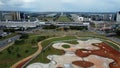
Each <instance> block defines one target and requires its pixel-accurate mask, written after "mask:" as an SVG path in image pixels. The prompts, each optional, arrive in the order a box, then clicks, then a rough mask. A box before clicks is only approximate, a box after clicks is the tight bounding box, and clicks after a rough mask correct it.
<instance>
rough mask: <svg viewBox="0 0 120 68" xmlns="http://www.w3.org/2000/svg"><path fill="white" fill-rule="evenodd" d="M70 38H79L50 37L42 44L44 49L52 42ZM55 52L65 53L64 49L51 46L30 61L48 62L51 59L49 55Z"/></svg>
mask: <svg viewBox="0 0 120 68" xmlns="http://www.w3.org/2000/svg"><path fill="white" fill-rule="evenodd" d="M70 39H77V38H76V37H75V36H65V37H59V38H53V39H48V40H45V41H43V42H42V43H41V44H42V47H43V49H44V48H45V47H46V46H48V45H49V44H50V43H51V42H55V41H61V40H70ZM74 44H75V43H74ZM53 54H54V55H62V54H64V51H62V50H58V49H55V48H53V47H51V46H50V47H48V48H47V49H46V50H45V51H43V52H42V53H41V54H40V55H38V57H36V58H35V59H34V60H32V61H31V62H30V63H34V62H41V63H48V62H50V60H48V59H47V58H46V57H47V56H48V55H53Z"/></svg>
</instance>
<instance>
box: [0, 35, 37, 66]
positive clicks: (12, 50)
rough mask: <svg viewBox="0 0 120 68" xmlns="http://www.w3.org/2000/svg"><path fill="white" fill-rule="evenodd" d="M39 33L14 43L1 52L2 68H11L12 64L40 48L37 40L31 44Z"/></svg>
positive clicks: (0, 63) (0, 64)
mask: <svg viewBox="0 0 120 68" xmlns="http://www.w3.org/2000/svg"><path fill="white" fill-rule="evenodd" d="M38 37H39V36H38V35H30V36H29V38H28V39H25V40H24V41H23V40H22V41H21V42H20V44H14V45H12V46H10V47H9V48H7V49H6V50H4V51H2V52H0V68H9V67H10V66H11V65H12V64H14V63H16V62H18V61H19V60H21V59H23V58H25V57H27V56H29V55H31V54H33V53H34V52H36V50H37V49H38V48H37V47H36V46H37V42H34V45H33V44H31V41H33V39H34V40H35V39H37V38H38Z"/></svg>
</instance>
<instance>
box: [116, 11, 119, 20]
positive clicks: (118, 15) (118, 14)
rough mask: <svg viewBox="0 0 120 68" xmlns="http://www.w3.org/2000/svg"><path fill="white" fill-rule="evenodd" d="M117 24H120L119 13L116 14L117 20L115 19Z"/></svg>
mask: <svg viewBox="0 0 120 68" xmlns="http://www.w3.org/2000/svg"><path fill="white" fill-rule="evenodd" d="M116 21H117V22H120V11H119V12H118V13H117V19H116Z"/></svg>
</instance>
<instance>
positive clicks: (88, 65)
mask: <svg viewBox="0 0 120 68" xmlns="http://www.w3.org/2000/svg"><path fill="white" fill-rule="evenodd" d="M72 64H74V65H77V66H80V67H85V68H86V67H91V66H93V65H94V64H93V63H92V62H88V61H74V62H72Z"/></svg>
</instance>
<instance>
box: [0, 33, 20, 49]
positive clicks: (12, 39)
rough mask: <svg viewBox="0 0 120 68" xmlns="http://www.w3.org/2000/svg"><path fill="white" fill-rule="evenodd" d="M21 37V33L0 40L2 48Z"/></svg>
mask: <svg viewBox="0 0 120 68" xmlns="http://www.w3.org/2000/svg"><path fill="white" fill-rule="evenodd" d="M19 38H20V35H16V36H14V37H11V38H8V39H6V40H3V41H0V48H2V47H5V46H7V45H8V44H10V43H12V42H14V41H15V40H17V39H19Z"/></svg>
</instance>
